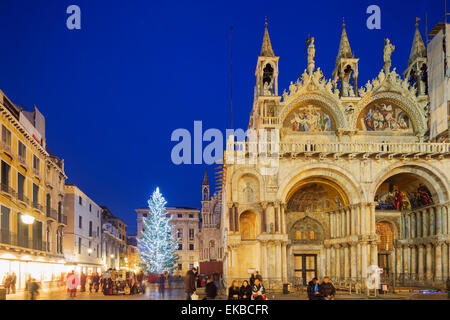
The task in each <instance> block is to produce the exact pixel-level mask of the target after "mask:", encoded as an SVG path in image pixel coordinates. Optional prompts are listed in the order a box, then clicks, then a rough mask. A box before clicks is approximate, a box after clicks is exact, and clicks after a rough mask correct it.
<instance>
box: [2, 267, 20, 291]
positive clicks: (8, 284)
mask: <svg viewBox="0 0 450 320" xmlns="http://www.w3.org/2000/svg"><path fill="white" fill-rule="evenodd" d="M16 282H17V276H16V274H15V273H14V272H11V273H9V272H7V273H6V274H5V275H4V277H3V279H2V285H3V288H5V289H6V294H10V293H12V294H14V293H16Z"/></svg>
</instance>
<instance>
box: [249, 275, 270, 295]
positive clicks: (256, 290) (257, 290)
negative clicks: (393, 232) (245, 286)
mask: <svg viewBox="0 0 450 320" xmlns="http://www.w3.org/2000/svg"><path fill="white" fill-rule="evenodd" d="M252 300H267V296H266V289H265V288H264V286H263V284H262V283H261V281H260V280H259V277H256V276H255V284H254V285H253V287H252Z"/></svg>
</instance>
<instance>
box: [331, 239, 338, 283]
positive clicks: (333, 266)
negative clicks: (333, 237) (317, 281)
mask: <svg viewBox="0 0 450 320" xmlns="http://www.w3.org/2000/svg"><path fill="white" fill-rule="evenodd" d="M330 251H331V263H330V268H331V275H330V276H331V279H333V280H336V264H337V263H336V248H335V247H334V246H332V247H331V248H330Z"/></svg>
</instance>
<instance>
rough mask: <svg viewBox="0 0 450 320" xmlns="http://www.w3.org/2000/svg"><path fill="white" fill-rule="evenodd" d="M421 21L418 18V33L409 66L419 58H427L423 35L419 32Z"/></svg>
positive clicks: (410, 55) (416, 33)
mask: <svg viewBox="0 0 450 320" xmlns="http://www.w3.org/2000/svg"><path fill="white" fill-rule="evenodd" d="M419 20H420V19H419V18H416V31H415V33H414V39H413V44H412V47H411V53H410V54H409V60H408V64H411V63H413V62H414V60H416V59H417V58H424V57H426V56H427V50H426V49H425V44H424V43H423V39H422V35H421V34H420V31H419Z"/></svg>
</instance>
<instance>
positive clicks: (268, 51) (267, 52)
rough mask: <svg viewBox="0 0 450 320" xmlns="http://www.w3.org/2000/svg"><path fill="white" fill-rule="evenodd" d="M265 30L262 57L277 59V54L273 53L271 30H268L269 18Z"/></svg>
mask: <svg viewBox="0 0 450 320" xmlns="http://www.w3.org/2000/svg"><path fill="white" fill-rule="evenodd" d="M264 25H265V28H264V38H263V43H262V47H261V54H260V56H261V57H275V53H273V49H272V44H271V43H270V37H269V30H268V29H267V16H266V22H265V24H264Z"/></svg>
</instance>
